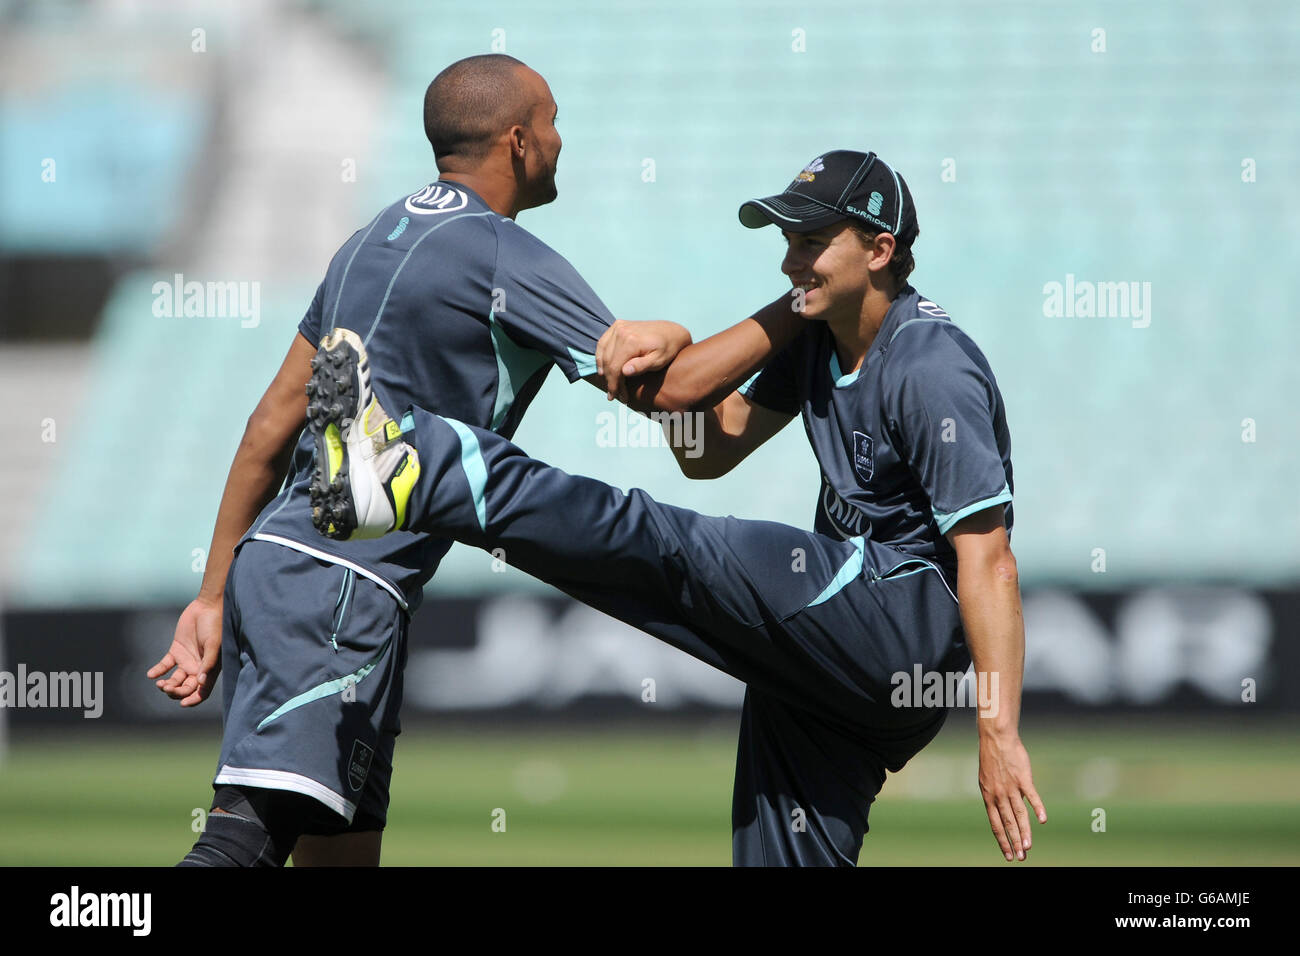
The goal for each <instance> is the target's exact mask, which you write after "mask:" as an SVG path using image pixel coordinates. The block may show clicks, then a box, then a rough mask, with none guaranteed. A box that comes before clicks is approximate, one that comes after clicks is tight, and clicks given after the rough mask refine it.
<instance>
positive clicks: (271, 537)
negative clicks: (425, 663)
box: [249, 532, 411, 614]
mask: <svg viewBox="0 0 1300 956" xmlns="http://www.w3.org/2000/svg"><path fill="white" fill-rule="evenodd" d="M249 540H250V541H270V542H271V543H272V544H279V545H283V546H284V547H286V548H291V549H292V550H294V551H301V552H302V553H303V554H310V555H311V556H312V557H313V558H320V560H322V561H326V562H328V563H330V564H338V565H342V566H343V567H345V568H350V569H351V570H353V571H355V572H356V573H357V574H359V575H361V576H362V577H363V578H368V579H369V580H371V581H374V582H375V583H376V584H378V585H379V586H380V587H381V588H383V589H384V590H385V591H387V592H388V593H389V594H391V595H392V596H393V599H394V600H395V601H397V603H398V604H400V605H401V606H402V610H403V611H406V612H407V613H408V614H409V613H410V611H411V609H410V608H409V607H407V605H406V598H404V597H402V592H401V591H399V590H397V588H395V587H393V585H391V584H389V583H388V582H387V581H385V580H384V579H383V578H381V577H380V576H379V575H377V574H375V572H373V571H368V570H366V569H365V568H363V567H362V566H361V565H359V564H353V563H352V562H351V561H349V560H347V559H346V558H340V557H339V556H338V555H337V554H330V553H329V552H328V551H318V550H316V549H315V548H312V547H309V546H308V545H305V544H303V543H302V542H300V541H294V540H293V539H292V538H282V537H280V536H279V535H278V534H262V533H261V532H258V533H257V534H255V535H253V537H252V538H250V539H249Z"/></svg>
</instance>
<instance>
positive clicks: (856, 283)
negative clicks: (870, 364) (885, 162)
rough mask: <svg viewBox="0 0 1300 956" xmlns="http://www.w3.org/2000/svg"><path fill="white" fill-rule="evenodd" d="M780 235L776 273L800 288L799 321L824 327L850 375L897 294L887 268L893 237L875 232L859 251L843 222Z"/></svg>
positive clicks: (855, 236)
mask: <svg viewBox="0 0 1300 956" xmlns="http://www.w3.org/2000/svg"><path fill="white" fill-rule="evenodd" d="M781 235H782V236H784V237H785V241H786V243H787V247H786V253H785V258H784V259H783V260H782V261H781V271H782V272H783V273H785V275H786V276H787V277H788V278H789V280H790V284H791V285H792V286H794V288H795V289H802V290H803V317H804V318H805V319H810V320H817V321H822V322H825V323H826V324H827V325H828V326H830V330H831V335H833V336H834V338H835V350H836V352H837V353H838V355H839V360H840V368H841V369H842V370H843V371H845V372H852V371H856V370H857V368H858V366H859V365H861V364H862V359H863V357H864V356H866V354H867V350H868V349H870V348H871V343H872V341H873V340H874V339H875V337H876V333H877V332H879V331H880V325H881V323H882V322H884V321H885V314H886V313H887V312H888V311H889V304H890V303H891V302H892V301H893V300H894V298H895V297H896V296H897V295H898V285H897V284H896V283H895V281H894V279H893V276H892V275H891V274H890V272H889V269H888V266H889V260H890V257H891V256H892V255H893V253H894V237H893V236H891V235H890V234H889V233H887V232H882V233H878V234H877V235H876V236H874V237H872V239H871V240H870V245H869V246H867V247H864V246H863V242H862V239H861V238H860V237H859V235H858V234H857V233H856V232H854V231H853V230H852V229H851V228H849V224H848V223H847V222H845V221H843V220H841V221H840V222H837V223H833V224H832V225H829V226H825V227H823V228H821V229H818V230H816V231H814V232H804V233H798V232H788V231H782V233H781Z"/></svg>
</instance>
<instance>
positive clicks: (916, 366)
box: [884, 323, 1011, 534]
mask: <svg viewBox="0 0 1300 956" xmlns="http://www.w3.org/2000/svg"><path fill="white" fill-rule="evenodd" d="M961 334H962V333H961V332H960V331H958V330H955V329H951V328H944V327H942V326H941V324H940V323H924V325H923V328H922V329H909V330H908V332H907V333H905V335H906V336H907V341H906V342H905V343H902V344H901V346H900V347H899V348H898V350H897V352H895V351H894V350H892V349H891V354H890V356H889V360H888V362H887V363H886V370H885V372H884V375H885V379H884V386H885V396H886V398H885V404H886V410H887V414H888V415H889V419H890V425H891V427H892V428H893V429H894V431H895V434H896V435H897V436H898V437H899V439H900V441H901V449H900V450H901V451H902V453H903V455H904V457H905V459H906V461H907V463H908V465H909V466H910V468H911V469H912V472H913V474H915V475H916V476H917V480H918V481H919V482H920V483H921V486H922V487H923V488H924V489H925V492H926V494H927V495H928V496H929V498H930V507H931V509H932V512H933V515H934V520H935V523H936V524H937V525H938V526H939V533H940V534H947V533H948V532H949V531H950V530H951V529H952V527H953V525H955V524H956V523H957V522H958V521H960V520H961V519H962V518H965V517H967V516H968V515H972V514H975V513H977V512H979V511H983V510H984V509H986V508H990V507H993V506H995V505H998V504H1006V503H1008V502H1010V501H1011V487H1010V484H1009V482H1008V481H1007V472H1006V469H1005V468H1004V466H1003V463H1002V455H1001V452H1000V451H999V449H998V441H997V432H996V428H995V425H994V421H995V409H996V408H997V407H998V406H999V405H1000V403H1001V399H1000V397H999V396H998V392H997V385H996V384H995V383H994V382H993V380H992V378H991V376H990V375H989V374H987V373H986V371H985V370H984V369H983V368H982V367H981V365H980V364H979V363H978V362H976V361H975V359H974V358H973V357H972V356H971V355H970V354H968V352H967V351H966V349H964V348H963V347H962V346H961V345H960V344H959V343H958V341H957V340H956V338H955V336H956V335H961ZM972 348H973V345H972Z"/></svg>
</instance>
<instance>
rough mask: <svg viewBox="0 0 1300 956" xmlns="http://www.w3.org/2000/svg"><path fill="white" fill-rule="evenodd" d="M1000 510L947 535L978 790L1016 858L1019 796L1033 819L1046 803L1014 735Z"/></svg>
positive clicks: (1009, 593) (1015, 581)
mask: <svg viewBox="0 0 1300 956" xmlns="http://www.w3.org/2000/svg"><path fill="white" fill-rule="evenodd" d="M1002 511H1003V509H1002V506H1001V505H1000V504H999V505H996V506H994V507H991V508H986V509H984V510H983V511H978V512H976V513H975V514H973V515H970V516H969V517H967V518H964V519H962V520H961V521H959V522H957V524H955V525H954V526H953V527H952V529H951V530H950V531H949V532H948V535H947V537H948V540H949V541H950V542H951V543H952V546H953V547H954V548H955V549H956V551H957V597H958V599H959V601H960V603H961V619H962V625H963V626H964V628H965V630H966V642H967V644H969V646H970V652H971V660H972V662H973V663H974V665H975V677H976V687H977V688H979V695H978V698H979V703H980V711H979V719H978V720H977V725H978V727H979V784H980V793H981V794H982V795H983V797H984V808H985V810H986V811H987V812H988V817H989V823H990V825H991V826H992V828H993V836H994V837H995V838H996V839H997V841H998V845H999V846H1001V847H1002V854H1003V856H1005V857H1006V858H1007V859H1008V860H1011V859H1013V858H1014V859H1019V860H1023V859H1024V858H1025V854H1026V852H1028V850H1029V847H1030V845H1031V843H1032V839H1031V837H1030V833H1029V814H1028V813H1027V812H1026V811H1025V801H1026V800H1028V801H1029V803H1030V804H1031V805H1032V806H1033V808H1034V812H1035V814H1036V815H1037V817H1038V822H1039V823H1046V822H1047V810H1046V809H1045V808H1044V807H1043V801H1042V800H1040V799H1039V797H1038V792H1037V791H1036V790H1034V781H1033V775H1032V773H1031V771H1030V766H1029V754H1028V753H1027V752H1026V750H1025V746H1024V744H1023V743H1021V742H1020V729H1019V728H1020V689H1021V683H1022V679H1023V676H1024V668H1025V623H1024V616H1023V614H1022V613H1021V607H1020V580H1019V576H1018V574H1017V571H1016V559H1015V556H1014V555H1012V553H1011V545H1010V543H1009V542H1008V540H1007V532H1006V528H1005V526H1004V523H1003V515H1002Z"/></svg>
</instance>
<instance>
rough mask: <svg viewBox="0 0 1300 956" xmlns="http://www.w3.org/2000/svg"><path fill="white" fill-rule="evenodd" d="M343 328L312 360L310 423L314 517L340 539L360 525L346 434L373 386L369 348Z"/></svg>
mask: <svg viewBox="0 0 1300 956" xmlns="http://www.w3.org/2000/svg"><path fill="white" fill-rule="evenodd" d="M345 332H346V330H344V329H338V330H335V331H334V332H331V333H330V334H329V335H327V336H326V337H325V338H324V340H322V342H321V346H320V349H319V350H317V352H316V355H315V356H314V357H313V358H312V360H311V367H312V373H311V379H310V380H309V381H308V383H307V427H308V428H309V429H311V433H312V437H313V438H314V439H315V442H316V458H315V464H314V466H313V469H312V479H311V486H310V489H309V494H310V497H311V520H312V524H313V525H315V526H316V530H317V531H318V532H320V533H321V534H323V535H325V536H326V537H328V538H333V539H335V540H337V541H345V540H347V539H348V538H349V537H350V536H351V535H352V533H353V532H354V531H355V530H356V527H357V513H356V505H355V503H354V501H353V500H352V492H351V488H350V484H349V476H348V456H347V454H346V451H345V449H346V447H347V433H348V429H349V428H350V427H351V425H352V422H353V421H354V420H355V419H356V418H357V416H358V415H360V414H361V409H362V408H363V407H364V405H363V399H364V398H365V393H366V392H368V391H369V369H368V368H367V364H366V360H365V356H364V353H362V352H358V351H357V349H358V348H360V347H361V346H360V341H359V340H357V342H356V344H355V345H354V344H353V343H352V342H350V341H349V337H350V338H352V339H355V338H356V336H355V335H354V334H352V333H348V334H344V333H345ZM331 453H332V455H333V457H334V458H336V459H337V460H338V470H337V471H336V472H335V474H334V477H333V480H331V479H330V478H329V463H330V460H331Z"/></svg>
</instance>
